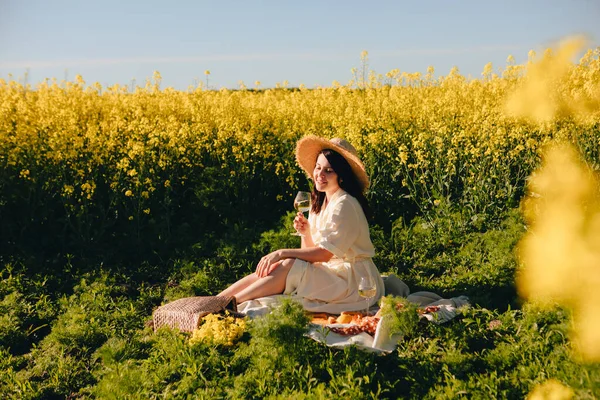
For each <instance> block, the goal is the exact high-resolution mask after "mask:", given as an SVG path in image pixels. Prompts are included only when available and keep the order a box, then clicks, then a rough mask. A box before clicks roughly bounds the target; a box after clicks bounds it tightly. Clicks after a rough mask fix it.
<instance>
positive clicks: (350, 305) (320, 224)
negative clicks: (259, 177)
mask: <svg viewBox="0 0 600 400" xmlns="http://www.w3.org/2000/svg"><path fill="white" fill-rule="evenodd" d="M296 160H297V161H298V164H299V165H300V167H302V169H303V170H304V171H305V172H306V173H307V174H308V175H309V176H310V178H311V179H312V180H313V183H314V185H313V186H314V188H313V192H312V207H311V210H310V213H309V217H308V220H307V219H306V218H305V217H304V215H303V214H302V213H300V212H299V213H298V214H297V215H296V217H295V218H294V228H296V230H298V232H299V233H300V234H301V235H302V239H301V243H302V244H301V247H300V248H299V249H280V250H276V251H274V252H272V253H270V254H267V255H265V256H264V257H263V258H261V260H260V262H259V263H258V265H257V267H256V272H255V273H254V274H251V275H248V276H246V277H244V278H242V279H240V280H239V281H237V282H236V283H234V284H233V285H231V286H230V287H229V288H227V289H226V290H224V291H223V292H221V293H220V294H219V295H220V296H235V298H236V300H237V302H238V303H242V302H244V301H247V300H252V299H257V298H260V297H265V296H271V295H275V294H282V293H283V294H289V295H292V296H294V297H296V298H298V299H299V300H300V301H301V302H302V304H303V306H304V308H305V309H306V310H308V311H318V312H329V313H340V312H342V311H353V310H361V309H362V310H364V309H365V299H364V298H362V297H360V295H359V294H358V284H359V282H360V278H361V277H364V276H369V277H371V278H372V280H373V281H374V282H375V285H376V288H377V294H376V295H375V297H373V298H371V301H370V304H369V305H373V304H375V303H376V302H377V301H378V300H379V298H380V297H381V296H382V295H383V290H384V287H383V280H382V279H381V276H380V274H379V271H378V270H377V267H376V266H375V264H374V263H373V260H372V259H371V257H373V255H374V254H375V251H374V248H373V244H372V243H371V238H370V235H369V225H368V222H367V215H369V206H368V203H367V199H366V198H365V196H364V191H365V190H366V189H367V187H368V186H369V178H368V176H367V173H366V171H365V168H364V166H363V164H362V162H361V161H360V159H359V158H358V156H357V153H356V150H355V149H354V147H353V146H352V145H351V144H350V143H349V142H347V141H346V140H343V139H337V138H335V139H331V140H327V139H324V138H320V137H317V136H312V135H311V136H306V137H304V138H302V139H301V140H300V141H298V144H297V146H296Z"/></svg>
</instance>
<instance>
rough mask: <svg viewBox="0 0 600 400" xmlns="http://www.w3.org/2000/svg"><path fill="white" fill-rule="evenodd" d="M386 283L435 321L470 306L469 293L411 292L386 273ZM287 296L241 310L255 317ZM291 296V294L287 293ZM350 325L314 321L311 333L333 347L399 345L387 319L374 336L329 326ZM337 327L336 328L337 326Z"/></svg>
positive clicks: (391, 347) (385, 349)
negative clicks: (444, 295)
mask: <svg viewBox="0 0 600 400" xmlns="http://www.w3.org/2000/svg"><path fill="white" fill-rule="evenodd" d="M383 281H384V284H385V295H386V296H388V295H392V296H398V297H405V298H406V299H407V300H408V301H410V302H412V303H415V304H417V305H419V306H422V307H425V310H426V311H425V312H424V313H422V314H420V315H419V317H420V318H423V319H425V320H427V321H429V322H432V323H435V324H442V323H445V322H448V321H450V320H451V319H453V318H454V317H455V316H456V314H457V310H458V309H459V308H460V307H463V306H467V305H469V299H468V298H467V297H466V296H458V297H452V298H449V299H445V298H442V297H441V296H439V295H438V294H435V293H432V292H415V293H410V289H409V287H408V285H406V284H405V283H404V282H402V280H400V279H399V278H398V277H397V276H396V275H388V276H383ZM284 296H285V295H276V296H268V297H262V298H259V299H255V300H249V301H246V302H243V303H241V304H239V305H238V312H240V313H242V314H245V315H247V316H249V317H250V318H255V317H258V316H262V315H265V314H267V313H269V312H270V310H271V308H272V307H275V306H276V305H277V303H278V302H279V300H280V299H281V298H282V297H284ZM285 297H289V296H285ZM378 310H379V308H378V306H373V307H371V308H370V309H369V313H370V314H374V313H376V312H377V311H378ZM348 326H349V324H325V325H321V324H311V325H310V326H309V330H308V332H307V336H308V337H310V338H312V339H314V340H317V341H319V342H322V343H324V344H326V345H328V346H331V347H344V346H352V345H355V346H357V347H359V348H361V349H363V350H366V351H373V352H386V353H387V352H391V351H393V350H394V349H395V348H396V345H397V343H398V341H399V340H401V339H402V337H401V336H400V335H390V329H389V322H388V321H387V319H386V318H381V319H379V321H378V323H377V328H376V330H375V334H374V335H373V336H371V335H370V334H368V333H366V332H359V333H357V334H354V335H343V334H338V333H335V332H334V331H332V330H331V329H329V328H347V327H348ZM334 330H335V329H334Z"/></svg>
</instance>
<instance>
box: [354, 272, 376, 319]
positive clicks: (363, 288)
mask: <svg viewBox="0 0 600 400" xmlns="http://www.w3.org/2000/svg"><path fill="white" fill-rule="evenodd" d="M358 294H359V295H360V297H364V298H365V299H366V302H367V306H366V309H365V315H369V300H371V299H372V298H373V297H375V295H376V294H377V287H376V286H375V281H374V280H373V278H371V277H370V276H363V277H362V278H360V282H359V283H358Z"/></svg>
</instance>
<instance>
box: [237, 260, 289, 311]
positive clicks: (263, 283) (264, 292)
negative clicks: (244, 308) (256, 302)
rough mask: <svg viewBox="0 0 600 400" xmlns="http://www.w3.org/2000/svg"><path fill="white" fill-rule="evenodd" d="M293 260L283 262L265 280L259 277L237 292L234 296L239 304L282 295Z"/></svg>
mask: <svg viewBox="0 0 600 400" xmlns="http://www.w3.org/2000/svg"><path fill="white" fill-rule="evenodd" d="M294 261H295V260H294V259H293V258H288V259H285V260H283V261H282V263H281V265H279V267H277V268H276V269H275V270H273V271H271V273H270V274H269V275H267V276H265V277H264V278H258V276H257V275H256V274H254V276H256V277H257V279H256V281H255V282H252V283H250V284H249V285H248V286H247V287H246V288H244V289H242V290H240V291H239V292H237V293H236V294H235V295H234V296H235V299H236V300H237V302H238V304H239V303H243V302H244V301H247V300H252V299H258V298H259V297H265V296H272V295H274V294H281V293H283V291H284V290H285V281H286V279H287V276H288V273H289V272H290V269H291V268H292V265H293V264H294Z"/></svg>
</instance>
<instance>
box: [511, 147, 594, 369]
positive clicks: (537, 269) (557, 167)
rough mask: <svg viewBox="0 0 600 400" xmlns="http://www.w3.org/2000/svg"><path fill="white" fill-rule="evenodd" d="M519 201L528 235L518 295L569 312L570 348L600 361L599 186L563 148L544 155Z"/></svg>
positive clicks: (523, 243)
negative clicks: (523, 198)
mask: <svg viewBox="0 0 600 400" xmlns="http://www.w3.org/2000/svg"><path fill="white" fill-rule="evenodd" d="M529 190H530V191H531V192H532V193H535V195H532V196H530V197H528V198H527V199H526V201H524V207H525V210H524V212H525V215H526V216H528V217H529V218H530V229H529V230H528V233H527V234H526V236H525V237H524V238H523V239H522V241H521V243H520V254H521V257H522V260H523V269H522V272H521V273H520V275H519V277H518V279H517V284H518V289H519V293H520V294H521V295H522V296H524V297H526V298H529V299H531V300H534V301H540V302H542V303H545V304H552V303H553V302H560V303H562V304H565V305H567V306H569V307H572V308H573V311H574V317H573V318H574V321H573V323H574V338H573V339H574V343H575V347H576V348H577V349H578V350H579V352H580V353H581V355H582V356H583V358H584V359H586V360H588V361H600V313H598V312H596V311H594V310H595V309H596V308H597V305H598V304H600V291H599V290H598V288H599V287H600V184H599V183H598V181H597V180H596V179H594V177H593V175H592V173H591V171H589V170H587V169H586V168H585V167H584V166H583V165H582V164H581V162H580V161H579V158H578V155H577V153H576V152H575V151H574V150H573V149H572V148H571V147H570V146H567V145H555V146H552V147H550V148H549V149H548V150H547V151H546V152H545V154H544V163H543V166H542V168H541V169H540V170H539V171H537V173H536V174H535V175H533V176H532V178H531V181H530V185H529Z"/></svg>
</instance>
